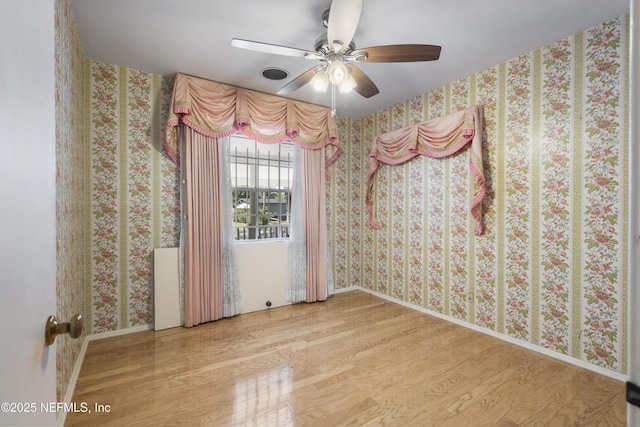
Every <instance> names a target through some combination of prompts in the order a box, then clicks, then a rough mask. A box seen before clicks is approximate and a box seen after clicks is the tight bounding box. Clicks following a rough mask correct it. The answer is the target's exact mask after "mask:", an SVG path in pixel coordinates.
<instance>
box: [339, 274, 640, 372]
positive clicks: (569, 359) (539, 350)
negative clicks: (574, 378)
mask: <svg viewBox="0 0 640 427" xmlns="http://www.w3.org/2000/svg"><path fill="white" fill-rule="evenodd" d="M354 289H357V290H360V291H363V292H366V293H368V294H371V295H375V296H377V297H380V298H382V299H384V300H387V301H389V302H393V303H396V304H399V305H402V306H404V307H408V308H412V309H414V310H416V311H419V312H422V313H425V314H428V315H430V316H433V317H437V318H439V319H442V320H446V321H447V322H451V323H455V324H456V325H460V326H463V327H465V328H468V329H472V330H474V331H477V332H481V333H483V334H486V335H490V336H492V337H494V338H498V339H500V340H502V341H506V342H508V343H510V344H515V345H517V346H520V347H524V348H526V349H528V350H533V351H535V352H537V353H540V354H544V355H545V356H549V357H553V358H554V359H557V360H561V361H563V362H567V363H569V364H571V365H575V366H578V367H580V368H583V369H587V370H589V371H593V372H596V373H598V374H601V375H604V376H606V377H610V378H613V379H615V380H619V381H623V382H626V381H627V380H628V378H629V376H628V375H626V374H621V373H619V372H614V371H612V370H610V369H606V368H602V367H600V366H596V365H593V364H591V363H588V362H585V361H583V360H580V359H576V358H574V357H570V356H567V355H565V354H561V353H557V352H555V351H552V350H549V349H546V348H544V347H540V346H537V345H534V344H531V343H528V342H524V341H521V340H518V339H516V338H513V337H510V336H508V335H504V334H501V333H499V332H496V331H493V330H491V329H486V328H482V327H480V326H477V325H474V324H471V323H467V322H465V321H463V320H459V319H456V318H454V317H450V316H445V315H444V314H442V313H438V312H437V311H432V310H429V309H427V308H424V307H420V306H418V305H415V304H411V303H408V302H405V301H400V300H398V299H395V298H393V297H390V296H389V295H385V294H381V293H379V292H375V291H372V290H370V289H366V288H363V287H362V286H354V287H352V288H350V290H354Z"/></svg>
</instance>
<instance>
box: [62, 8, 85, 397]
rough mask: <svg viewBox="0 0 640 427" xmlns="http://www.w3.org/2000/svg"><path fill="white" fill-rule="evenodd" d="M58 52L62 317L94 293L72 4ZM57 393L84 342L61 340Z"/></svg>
mask: <svg viewBox="0 0 640 427" xmlns="http://www.w3.org/2000/svg"><path fill="white" fill-rule="evenodd" d="M55 20H56V21H55V28H56V32H55V52H56V218H57V219H56V258H57V263H56V265H57V268H56V270H57V271H56V276H57V277H56V296H57V307H56V308H57V309H56V316H57V318H58V320H59V321H60V322H66V321H68V320H69V319H70V318H71V316H73V315H74V314H76V313H81V314H84V313H85V309H84V304H85V294H86V292H88V289H87V284H88V283H89V281H88V272H89V270H88V268H87V262H88V255H89V251H88V247H89V222H88V206H89V205H88V200H89V186H88V183H87V177H88V172H89V164H88V157H87V155H88V146H87V145H86V144H84V135H83V131H84V115H83V109H82V108H83V100H84V86H83V78H84V68H83V67H84V59H83V58H84V56H83V54H82V47H81V46H80V42H79V40H78V36H77V32H76V27H75V24H74V23H73V17H72V15H71V9H70V7H69V3H68V2H67V1H56V3H55ZM56 346H57V350H56V365H57V369H56V375H57V378H56V391H57V398H58V401H62V400H63V398H64V394H65V392H66V390H67V387H68V384H69V379H70V377H71V373H72V371H73V368H74V366H75V362H76V359H77V358H78V354H79V353H80V348H81V346H82V340H80V339H78V340H71V339H58V340H56Z"/></svg>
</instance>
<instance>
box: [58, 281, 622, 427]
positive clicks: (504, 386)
mask: <svg viewBox="0 0 640 427" xmlns="http://www.w3.org/2000/svg"><path fill="white" fill-rule="evenodd" d="M73 402H75V403H76V404H77V405H78V406H80V405H81V403H82V402H84V403H85V404H86V405H87V408H88V409H89V410H91V412H90V413H89V412H85V413H81V412H72V413H69V414H68V415H67V420H66V425H67V426H89V425H113V426H198V425H211V426H278V427H280V426H337V425H348V426H363V425H367V426H377V425H389V426H390V425H399V426H404V425H406V426H456V427H459V426H546V425H549V426H582V425H585V426H586V425H592V426H624V425H625V420H626V403H625V384H624V383H623V382H621V381H617V380H614V379H611V378H608V377H605V376H602V375H599V374H596V373H593V372H591V371H587V370H584V369H581V368H578V367H576V366H573V365H570V364H567V363H564V362H561V361H558V360H556V359H553V358H550V357H547V356H544V355H541V354H539V353H536V352H533V351H530V350H526V349H523V348H521V347H518V346H515V345H512V344H509V343H505V342H503V341H501V340H498V339H496V338H493V337H490V336H487V335H485V334H482V333H479V332H475V331H472V330H469V329H466V328H463V327H460V326H457V325H455V324H452V323H449V322H446V321H443V320H441V319H438V318H434V317H431V316H428V315H426V314H423V313H420V312H418V311H415V310H412V309H409V308H406V307H403V306H401V305H398V304H394V303H391V302H388V301H385V300H383V299H380V298H377V297H375V296H372V295H369V294H367V293H364V292H360V291H353V292H348V293H342V294H337V295H335V296H333V297H331V298H330V299H329V301H327V302H324V303H316V304H300V305H294V306H287V307H280V308H275V309H271V310H268V311H262V312H256V313H249V314H243V315H240V316H236V317H234V318H230V319H223V320H221V321H218V322H213V323H209V324H205V325H200V326H196V327H194V328H190V329H185V328H175V329H169V330H165V331H159V332H154V331H145V332H139V333H134V334H129V335H124V336H119V337H113V338H106V339H102V340H95V341H91V342H90V343H89V347H88V349H87V353H86V356H85V359H84V363H83V366H82V369H81V372H80V377H79V379H78V382H77V385H76V389H75V393H74V397H73ZM96 405H102V407H98V409H100V408H102V409H103V412H97V411H96ZM107 410H108V412H106V411H107Z"/></svg>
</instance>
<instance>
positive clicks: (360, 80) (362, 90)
mask: <svg viewBox="0 0 640 427" xmlns="http://www.w3.org/2000/svg"><path fill="white" fill-rule="evenodd" d="M346 67H347V68H348V69H349V71H351V76H353V79H354V80H355V81H356V87H354V88H353V90H355V91H356V92H358V93H359V94H360V95H362V96H364V97H365V98H371V97H372V96H373V95H377V94H378V93H380V91H379V90H378V87H377V86H376V85H375V83H373V81H372V80H371V79H370V78H369V76H367V75H366V74H365V73H364V72H363V71H362V70H360V69H359V68H358V67H354V66H353V65H351V64H349V65H347V66H346Z"/></svg>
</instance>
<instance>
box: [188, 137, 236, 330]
mask: <svg viewBox="0 0 640 427" xmlns="http://www.w3.org/2000/svg"><path fill="white" fill-rule="evenodd" d="M180 133H181V136H182V143H183V149H184V151H183V153H184V154H183V166H182V168H181V170H182V178H183V179H182V191H181V199H182V238H181V248H180V252H181V257H182V260H183V263H182V264H183V265H184V269H183V270H182V272H181V279H182V280H181V281H182V283H181V285H182V286H181V295H182V296H183V310H184V311H183V315H182V317H183V321H184V325H185V326H186V327H191V326H194V325H197V324H200V323H204V322H209V321H212V320H218V319H221V318H223V317H230V316H234V315H236V314H238V313H240V311H241V301H240V291H239V286H238V274H237V263H236V258H235V246H234V245H235V242H234V240H233V234H232V226H231V221H232V217H231V215H232V214H231V212H232V207H231V184H230V182H229V173H228V168H229V165H228V164H229V156H228V147H229V143H228V140H227V139H224V140H218V139H217V138H212V137H208V136H204V135H201V134H199V133H197V132H195V131H194V130H192V129H190V128H188V127H187V126H180Z"/></svg>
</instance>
